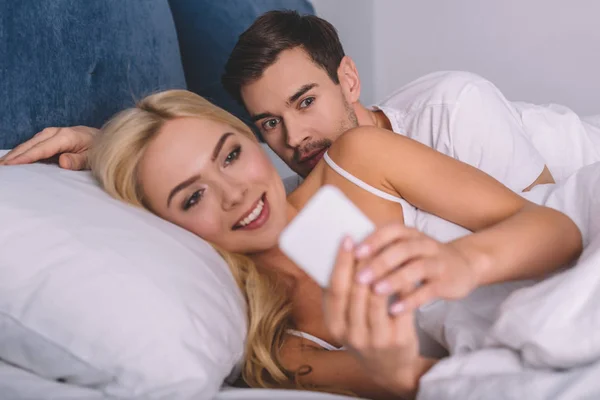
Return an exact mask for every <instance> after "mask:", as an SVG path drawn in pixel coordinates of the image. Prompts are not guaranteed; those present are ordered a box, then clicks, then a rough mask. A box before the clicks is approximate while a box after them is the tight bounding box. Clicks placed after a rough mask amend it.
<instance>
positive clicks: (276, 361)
mask: <svg viewBox="0 0 600 400" xmlns="http://www.w3.org/2000/svg"><path fill="white" fill-rule="evenodd" d="M89 164H90V166H91V168H92V171H93V173H94V175H95V176H96V177H97V179H98V180H99V182H100V183H101V185H102V186H103V187H104V189H105V190H106V191H107V192H108V193H109V194H111V195H112V196H114V197H116V198H117V199H120V200H123V201H125V202H128V203H131V204H134V205H137V206H140V207H144V208H146V209H148V210H150V211H151V212H153V213H155V214H156V215H158V216H160V217H162V218H164V219H167V220H169V221H171V222H173V223H175V224H177V225H180V226H182V227H183V228H185V229H187V230H189V231H191V232H193V233H195V234H197V235H198V236H200V237H201V238H203V239H205V240H207V241H209V242H210V243H212V244H213V245H214V246H215V247H216V248H217V249H218V250H219V251H221V254H223V256H224V257H225V259H226V260H227V261H228V263H229V265H230V267H231V269H232V272H233V274H234V275H235V276H236V278H237V280H238V283H239V284H240V286H241V288H242V290H243V291H244V293H245V295H246V298H247V301H248V304H249V317H250V327H249V334H248V339H247V358H246V362H245V368H244V372H243V376H244V379H245V380H246V382H247V383H248V384H249V385H250V386H255V387H296V386H302V387H313V388H317V389H323V390H334V391H351V392H352V393H356V394H358V395H360V396H364V397H369V398H397V397H398V396H403V397H413V396H414V395H415V394H416V391H417V390H418V382H419V378H420V377H421V376H422V375H423V374H424V373H425V372H427V370H428V369H429V368H430V367H431V366H432V365H433V364H434V363H435V360H433V359H426V358H424V357H422V356H420V355H419V352H418V346H417V337H416V335H415V327H414V325H413V314H412V313H413V311H414V310H415V309H416V308H417V307H419V306H420V305H422V304H424V303H426V302H428V301H430V300H431V299H433V298H446V299H456V298H461V297H464V296H466V295H467V294H469V293H470V292H471V291H472V290H473V289H474V288H476V287H478V286H480V285H485V284H489V283H494V282H501V281H506V280H514V279H524V278H532V277H537V276H543V275H544V274H546V273H549V272H551V271H553V270H555V269H556V268H559V267H560V266H562V265H564V264H566V263H568V262H569V261H571V260H572V259H574V258H575V257H577V255H578V254H579V253H580V251H581V246H582V244H581V243H582V239H581V234H580V232H579V230H578V228H577V226H576V225H575V224H574V223H573V222H572V221H571V220H570V219H569V218H567V217H566V216H565V215H563V214H561V213H560V212H557V211H555V210H552V209H549V208H545V207H541V206H538V205H535V204H532V203H530V202H528V201H526V200H525V199H523V198H522V197H520V196H519V195H517V194H515V193H513V192H512V191H510V190H509V189H507V188H505V187H504V186H503V185H501V184H500V183H498V182H497V181H495V180H494V179H492V178H491V177H489V176H488V175H486V174H484V173H482V172H481V171H478V170H476V169H475V168H472V167H470V166H468V165H466V164H463V163H460V162H458V161H456V160H454V159H452V158H449V157H447V156H444V155H442V154H440V153H438V152H436V151H434V150H432V149H430V148H428V147H425V146H423V145H421V144H419V143H417V142H415V141H412V140H410V139H407V138H406V137H403V136H401V135H396V134H393V133H391V132H388V131H385V130H380V129H377V128H367V127H365V128H356V129H353V130H350V131H348V132H347V133H345V134H344V135H343V136H342V137H341V138H340V139H338V140H337V141H336V142H335V143H334V144H333V145H332V147H331V148H330V149H329V150H328V153H327V154H326V155H325V157H324V158H323V160H322V161H320V163H319V164H318V165H317V166H316V167H315V168H314V170H313V172H312V173H311V174H310V175H309V176H308V178H307V179H306V180H305V181H304V183H303V184H302V185H301V186H300V187H299V188H298V189H297V190H296V191H295V192H294V193H292V194H291V195H290V196H289V197H287V198H286V195H285V190H284V187H283V184H282V181H281V179H280V178H279V176H278V174H277V171H276V170H275V168H274V166H273V165H272V164H271V162H270V161H269V158H268V156H267V155H266V153H265V152H264V151H263V149H262V147H261V146H260V144H259V143H258V142H257V140H256V139H255V138H254V136H253V134H252V132H251V130H250V129H249V128H248V127H247V126H246V125H244V124H243V123H242V122H241V121H239V120H238V119H237V118H235V117H233V116H232V115H231V114H229V113H227V112H226V111H224V110H222V109H220V108H218V107H216V106H214V105H212V104H211V103H209V102H208V101H206V100H204V99H203V98H201V97H199V96H197V95H195V94H192V93H190V92H187V91H166V92H161V93H157V94H154V95H151V96H148V97H146V98H145V99H143V100H142V101H141V102H139V104H138V105H137V106H136V107H135V108H132V109H128V110H125V111H123V112H121V113H119V114H118V115H116V116H115V117H114V118H112V119H111V120H110V121H109V122H108V123H107V124H106V125H105V126H104V127H103V128H102V132H101V134H99V135H97V136H96V137H95V142H94V144H93V146H92V147H91V151H90V154H89ZM324 184H331V185H335V186H337V187H338V188H339V189H341V190H342V191H343V192H344V193H345V194H346V195H347V196H348V197H349V198H350V199H351V200H352V201H353V202H354V203H355V204H356V205H357V206H358V207H359V208H361V209H362V210H363V211H364V213H365V214H366V215H367V216H368V217H369V218H370V219H371V220H372V221H373V222H374V223H375V224H376V225H377V226H378V229H377V231H376V232H375V233H374V234H373V235H372V236H371V237H370V238H368V239H367V241H366V242H365V243H362V244H355V243H350V242H348V241H346V242H344V244H343V245H342V247H341V248H340V256H339V260H338V265H337V266H336V272H335V274H334V278H333V281H332V286H331V288H330V290H329V291H328V292H327V293H326V298H327V308H326V310H327V311H328V312H327V313H326V314H325V315H324V313H323V292H322V290H321V288H319V287H318V286H317V285H316V283H315V282H313V281H312V280H311V279H310V278H309V277H308V276H307V275H306V274H305V273H304V272H303V271H301V270H300V269H299V268H298V267H297V266H295V265H294V264H293V263H292V262H291V261H290V260H288V259H287V258H286V257H285V256H284V255H283V254H282V253H281V252H280V251H279V249H278V247H277V238H278V235H279V233H280V232H281V230H282V229H283V228H284V227H285V226H286V224H287V223H288V222H289V221H290V220H291V219H292V218H294V216H295V215H296V214H297V213H298V211H299V210H300V209H302V207H303V206H304V205H305V204H306V202H307V200H308V199H309V198H310V197H311V196H312V195H313V194H314V193H315V192H316V191H317V190H318V189H319V188H320V187H321V186H323V185H324ZM417 215H421V216H423V215H425V216H427V215H431V216H437V217H440V218H443V219H445V220H448V221H451V222H453V223H455V224H458V225H461V226H463V227H465V228H467V229H468V230H470V231H473V232H475V233H474V234H471V235H468V236H465V237H462V238H460V239H457V240H454V241H451V242H449V243H445V244H444V243H440V242H437V241H435V240H434V239H432V238H429V237H427V236H425V235H424V234H423V233H419V232H417V231H416V230H414V229H411V228H408V227H407V226H414V221H415V218H416V216H417ZM315 229H317V227H315ZM307 234H310V232H307ZM242 254H243V255H245V256H242ZM418 282H422V285H416V283H418ZM394 293H395V294H398V295H399V298H400V300H399V302H397V303H395V304H393V305H392V306H391V307H390V308H388V303H387V300H388V298H389V296H390V294H394ZM357 326H362V327H363V330H362V331H361V330H360V329H357ZM350 327H351V328H352V329H350ZM378 328H380V329H378ZM373 332H377V335H375V336H374V334H373ZM374 340H375V341H376V342H377V343H380V344H381V347H380V348H378V349H376V351H375V350H374V349H375V348H374V347H373V346H367V345H366V344H368V343H370V344H373V343H374Z"/></svg>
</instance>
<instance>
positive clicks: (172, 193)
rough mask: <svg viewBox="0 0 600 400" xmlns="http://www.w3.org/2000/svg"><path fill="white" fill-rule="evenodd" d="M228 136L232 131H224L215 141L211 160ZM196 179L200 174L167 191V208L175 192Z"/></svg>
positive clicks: (214, 158)
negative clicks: (169, 191)
mask: <svg viewBox="0 0 600 400" xmlns="http://www.w3.org/2000/svg"><path fill="white" fill-rule="evenodd" d="M230 136H233V132H225V133H224V134H223V135H222V136H221V137H220V138H219V141H218V142H217V144H216V145H215V148H214V149H213V152H212V156H211V158H210V159H211V161H215V160H216V159H217V157H218V156H219V153H220V152H221V149H223V145H224V144H225V142H226V141H227V138H228V137H230ZM198 179H200V175H194V176H192V177H190V178H188V179H186V180H185V181H183V182H181V183H180V184H179V185H177V186H175V187H174V188H173V190H171V193H169V198H168V199H167V208H169V207H170V206H171V200H173V197H175V195H176V194H177V193H179V192H181V191H182V190H183V189H185V188H186V187H188V186H190V185H191V184H193V183H194V182H196V181H197V180H198Z"/></svg>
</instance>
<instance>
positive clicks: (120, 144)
mask: <svg viewBox="0 0 600 400" xmlns="http://www.w3.org/2000/svg"><path fill="white" fill-rule="evenodd" d="M183 117H194V118H203V119H210V120H213V121H217V122H222V123H225V124H228V125H230V126H231V127H233V128H234V129H236V130H237V131H239V132H241V133H243V134H245V135H248V136H249V137H252V138H254V135H253V133H252V131H251V130H250V128H248V126H247V125H246V124H244V123H243V122H242V121H240V120H239V119H238V118H236V117H234V116H233V115H231V114H230V113H228V112H227V111H225V110H223V109H221V108H219V107H217V106H215V105H213V104H212V103H210V102H209V101H207V100H206V99H204V98H202V97H200V96H198V95H196V94H194V93H191V92H188V91H186V90H169V91H164V92H159V93H156V94H153V95H150V96H148V97H146V98H144V99H142V100H141V101H140V102H139V103H138V104H137V105H136V106H135V107H134V108H130V109H127V110H124V111H122V112H120V113H118V114H117V115H116V116H114V117H113V118H112V119H111V120H110V121H108V122H107V123H106V124H105V125H104V126H103V127H102V130H101V132H100V133H99V134H98V135H97V137H96V138H95V141H94V143H93V145H92V147H91V150H90V154H89V163H90V167H91V169H92V172H93V174H94V176H95V177H96V179H97V180H98V181H99V182H100V184H101V185H102V187H103V188H104V190H106V191H107V192H108V193H109V194H110V195H111V196H113V197H115V198H117V199H119V200H122V201H124V202H127V203H130V204H133V205H136V206H139V207H144V208H147V209H149V207H147V205H146V202H145V201H144V192H143V188H142V186H141V185H140V182H139V180H138V174H137V169H138V165H139V163H140V160H141V158H142V156H143V155H144V152H145V150H146V148H147V147H148V145H149V144H150V143H151V141H152V140H153V138H155V137H156V135H157V134H158V133H159V132H160V130H161V128H162V126H163V125H164V124H165V123H166V122H167V121H170V120H173V119H176V118H183ZM150 211H152V210H150ZM217 251H218V252H219V253H220V254H221V256H222V257H223V259H224V260H225V261H226V262H227V264H228V265H229V267H230V269H231V272H232V274H233V276H234V278H235V280H236V282H237V284H238V285H239V287H240V289H241V290H242V291H243V293H244V296H245V298H246V302H247V305H248V320H249V324H248V335H247V340H246V357H245V361H244V367H243V370H242V377H243V379H244V380H245V381H246V383H247V384H248V385H249V386H251V387H266V388H271V387H278V388H282V387H284V388H296V387H300V386H299V384H297V383H296V382H295V381H296V380H295V379H294V375H293V374H292V373H290V372H289V371H287V370H286V369H285V368H284V367H283V366H282V364H281V362H280V360H279V349H280V348H281V346H282V344H283V338H284V333H285V330H286V329H287V328H288V327H290V323H291V320H290V314H291V304H290V299H289V296H288V295H287V294H286V290H285V288H284V287H282V285H280V284H278V280H277V279H275V277H274V276H271V275H270V274H267V273H266V272H265V271H261V270H259V269H258V268H257V267H256V265H255V264H254V262H253V261H252V260H251V259H249V258H248V257H246V256H243V255H239V254H232V253H228V252H226V251H223V250H222V249H218V248H217Z"/></svg>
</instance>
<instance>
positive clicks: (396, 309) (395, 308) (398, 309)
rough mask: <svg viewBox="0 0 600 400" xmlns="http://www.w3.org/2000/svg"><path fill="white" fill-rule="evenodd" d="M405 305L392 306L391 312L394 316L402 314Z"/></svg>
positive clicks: (400, 303)
mask: <svg viewBox="0 0 600 400" xmlns="http://www.w3.org/2000/svg"><path fill="white" fill-rule="evenodd" d="M404 308H405V307H404V303H402V302H399V303H396V304H392V306H391V307H390V312H391V313H392V314H400V313H401V312H402V311H404Z"/></svg>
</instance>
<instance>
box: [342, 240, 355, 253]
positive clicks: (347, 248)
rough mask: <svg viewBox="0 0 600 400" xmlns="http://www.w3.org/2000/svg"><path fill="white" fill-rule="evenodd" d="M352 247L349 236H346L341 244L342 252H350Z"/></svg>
mask: <svg viewBox="0 0 600 400" xmlns="http://www.w3.org/2000/svg"><path fill="white" fill-rule="evenodd" d="M353 246H354V244H353V243H352V238H351V237H350V236H346V238H345V239H344V242H343V243H342V247H343V249H344V251H352V247H353Z"/></svg>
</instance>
